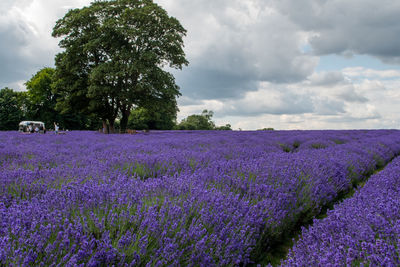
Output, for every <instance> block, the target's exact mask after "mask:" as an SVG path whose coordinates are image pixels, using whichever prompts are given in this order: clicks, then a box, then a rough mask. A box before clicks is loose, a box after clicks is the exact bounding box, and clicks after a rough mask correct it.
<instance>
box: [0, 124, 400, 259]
mask: <svg viewBox="0 0 400 267" xmlns="http://www.w3.org/2000/svg"><path fill="white" fill-rule="evenodd" d="M399 152H400V133H399V132H398V131H390V130H380V131H282V132H281V131H274V132H220V131H218V132H212V131H211V132H202V131H197V132H190V131H188V132H152V133H150V134H148V135H145V134H138V135H102V134H97V133H92V132H69V133H68V134H67V135H50V134H47V135H36V134H34V135H21V134H18V133H16V132H1V133H0V265H24V266H29V265H38V266H47V265H52V264H56V265H57V264H63V265H64V264H65V265H67V266H74V265H88V266H98V265H101V264H103V265H113V264H114V265H155V266H160V265H189V266H191V265H202V266H220V265H239V264H245V265H246V264H249V263H251V262H252V261H254V260H255V259H257V257H258V255H261V254H262V253H264V252H265V251H268V250H269V249H270V246H271V244H273V243H274V241H276V240H277V239H279V238H280V237H281V236H282V235H283V234H284V233H285V232H287V231H289V230H290V229H291V228H292V227H293V225H295V224H298V223H299V222H300V223H301V222H302V220H304V219H305V218H306V219H310V218H312V217H313V216H315V215H316V214H318V213H319V212H320V210H321V209H322V207H324V206H325V205H327V204H329V203H330V202H331V201H332V200H334V199H336V198H337V196H338V194H339V193H340V192H345V191H346V190H349V189H350V188H351V187H352V185H353V184H354V183H355V182H356V181H359V180H361V179H363V178H364V177H365V176H366V175H368V174H370V173H371V172H372V171H373V170H375V169H376V167H377V166H378V167H379V166H382V165H384V164H385V163H386V162H388V161H389V160H390V159H392V158H393V157H394V156H395V155H397V154H398V153H399Z"/></svg>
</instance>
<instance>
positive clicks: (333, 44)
mask: <svg viewBox="0 0 400 267" xmlns="http://www.w3.org/2000/svg"><path fill="white" fill-rule="evenodd" d="M273 2H274V5H275V6H276V7H278V9H279V10H280V11H281V12H282V13H283V14H286V15H287V16H288V17H289V18H290V19H291V20H292V21H293V22H294V23H295V24H297V25H299V27H301V28H302V29H303V30H305V31H309V32H313V33H314V34H313V37H311V38H310V39H309V41H310V45H311V46H312V48H313V51H314V52H315V53H316V54H317V55H326V54H341V55H345V56H351V55H353V54H366V55H371V56H375V57H377V58H379V59H381V60H382V61H383V62H387V63H400V20H399V19H398V18H399V16H400V2H399V1H392V0H382V1H376V0H352V1H347V0H330V1H327V0H304V1H292V0H279V1H278V0H274V1H273Z"/></svg>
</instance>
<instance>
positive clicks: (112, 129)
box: [108, 120, 115, 133]
mask: <svg viewBox="0 0 400 267" xmlns="http://www.w3.org/2000/svg"><path fill="white" fill-rule="evenodd" d="M114 122H115V120H108V125H109V133H115V128H114Z"/></svg>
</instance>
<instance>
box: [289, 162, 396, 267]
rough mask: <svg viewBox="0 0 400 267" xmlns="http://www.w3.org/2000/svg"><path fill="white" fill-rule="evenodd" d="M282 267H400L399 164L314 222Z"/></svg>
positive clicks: (391, 164) (374, 176) (382, 173)
mask: <svg viewBox="0 0 400 267" xmlns="http://www.w3.org/2000/svg"><path fill="white" fill-rule="evenodd" d="M282 265H283V266H310V265H311V266H400V158H396V159H395V160H394V161H393V162H392V163H390V164H389V165H388V166H386V168H385V169H384V170H383V171H381V172H379V173H378V174H376V175H373V176H371V178H370V179H369V180H368V181H367V183H366V184H365V186H364V187H363V188H361V189H360V190H359V191H357V192H356V193H355V195H354V196H353V197H352V198H349V199H346V200H344V201H343V202H342V203H340V204H339V205H337V206H336V207H335V209H334V210H332V211H330V212H329V213H328V217H327V218H325V219H323V220H316V221H315V222H314V225H313V226H312V227H310V228H309V229H303V233H302V237H301V239H300V240H299V241H298V242H297V244H296V245H295V246H294V247H293V249H292V250H291V251H290V253H289V255H288V257H287V259H286V260H285V261H283V262H282Z"/></svg>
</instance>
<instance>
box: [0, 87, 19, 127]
mask: <svg viewBox="0 0 400 267" xmlns="http://www.w3.org/2000/svg"><path fill="white" fill-rule="evenodd" d="M21 94H23V93H22V92H15V91H14V90H12V89H10V88H8V87H6V88H3V89H1V90H0V130H18V123H19V122H20V121H21V119H22V118H23V115H24V112H23V109H22V102H21Z"/></svg>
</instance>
